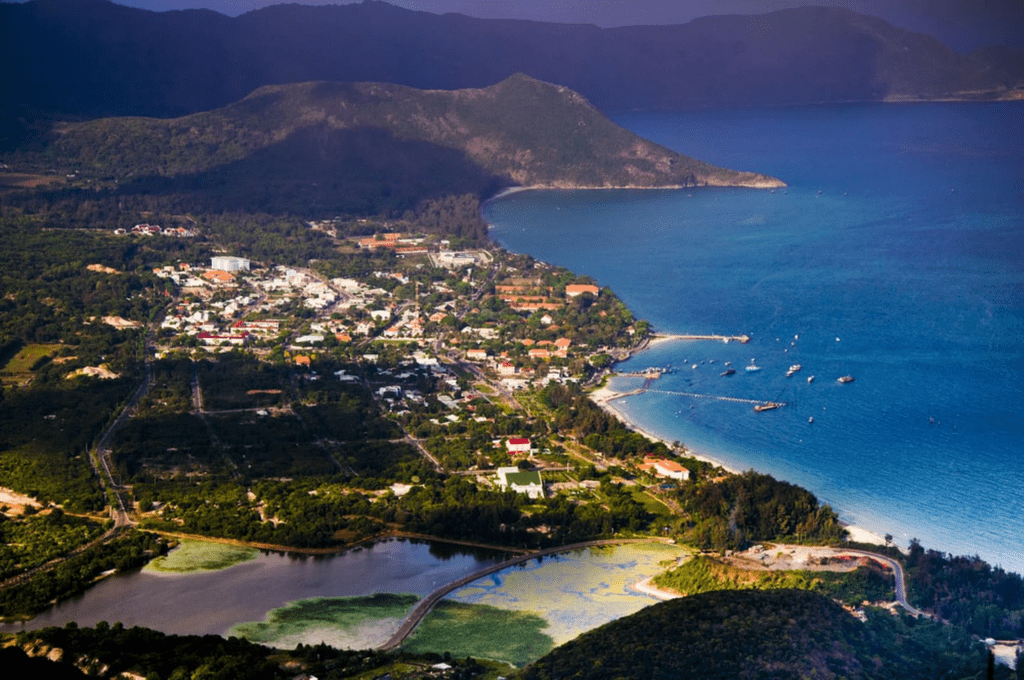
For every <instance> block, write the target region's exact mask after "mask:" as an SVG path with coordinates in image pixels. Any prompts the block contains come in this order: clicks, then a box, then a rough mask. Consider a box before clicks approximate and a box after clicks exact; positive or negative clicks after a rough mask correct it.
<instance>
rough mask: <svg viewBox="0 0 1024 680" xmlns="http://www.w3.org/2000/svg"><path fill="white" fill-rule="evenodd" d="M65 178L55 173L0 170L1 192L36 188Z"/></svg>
mask: <svg viewBox="0 0 1024 680" xmlns="http://www.w3.org/2000/svg"><path fill="white" fill-rule="evenodd" d="M63 181H64V180H63V179H62V178H60V177H57V176H55V175H29V174H27V173H23V172H0V192H3V191H5V190H6V191H15V190H19V189H34V188H36V187H40V186H44V185H47V184H55V183H57V182H63Z"/></svg>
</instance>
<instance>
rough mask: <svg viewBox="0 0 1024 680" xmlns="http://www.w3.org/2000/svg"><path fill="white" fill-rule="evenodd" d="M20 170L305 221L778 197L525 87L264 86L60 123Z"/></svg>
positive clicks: (567, 95) (550, 88)
mask: <svg viewBox="0 0 1024 680" xmlns="http://www.w3.org/2000/svg"><path fill="white" fill-rule="evenodd" d="M19 160H21V161H22V162H24V163H33V164H35V166H36V167H37V168H39V169H45V168H51V167H53V168H59V169H60V170H61V171H62V172H73V173H79V174H81V175H82V176H84V177H91V178H96V179H98V180H100V181H101V182H103V181H105V182H106V184H107V185H108V186H111V185H113V183H114V182H116V183H117V187H118V188H117V191H118V192H119V193H121V194H148V195H168V194H173V195H187V196H189V197H191V200H192V201H193V203H196V204H197V205H198V206H199V207H202V206H205V207H208V208H210V209H215V210H224V209H228V210H260V211H268V212H280V211H293V212H299V213H302V214H309V213H310V212H312V213H325V212H326V213H338V212H347V213H380V212H388V211H391V212H394V211H397V210H405V209H410V208H413V207H414V206H415V205H416V204H418V203H420V202H422V201H424V200H429V199H435V198H439V197H441V196H446V195H453V194H454V195H464V194H474V195H476V196H478V197H485V196H487V195H489V194H492V193H494V192H495V191H497V190H499V189H502V188H506V187H511V186H545V187H559V188H580V187H633V188H640V187H663V186H698V185H712V186H750V187H773V186H781V182H779V181H778V180H775V179H773V178H770V177H766V176H764V175H758V174H754V173H748V172H736V171H732V170H725V169H722V168H717V167H714V166H711V165H708V164H706V163H702V162H700V161H697V160H694V159H692V158H688V157H686V156H682V155H680V154H677V153H675V152H673V151H670V150H669V149H666V148H664V147H661V146H658V145H656V144H654V143H652V142H649V141H647V140H644V139H642V138H640V137H638V136H636V135H635V134H633V133H632V132H629V131H628V130H625V129H624V128H621V127H619V126H618V125H616V124H614V123H613V122H611V121H610V120H608V119H607V118H606V117H605V116H604V115H603V114H601V113H600V112H599V111H598V110H597V109H595V108H594V107H593V106H591V105H590V104H589V103H587V101H586V100H585V99H583V98H582V97H581V96H579V95H578V94H576V93H575V92H572V91H571V90H569V89H567V88H564V87H560V86H555V85H549V84H547V83H542V82H540V81H537V80H533V79H532V78H529V77H526V76H522V75H516V76H513V77H511V78H508V79H506V80H505V81H503V82H500V83H498V84H496V85H493V86H491V87H487V88H483V89H477V90H455V91H447V90H435V91H423V90H414V89H412V88H408V87H404V86H400V85H388V84H380V83H327V82H314V83H298V84H292V85H274V86H267V87H263V88H260V89H259V90H257V91H255V92H253V93H252V94H250V95H249V96H248V97H246V98H244V99H242V100H241V101H239V102H236V103H234V104H231V105H229V106H227V107H224V108H221V109H217V110H214V111H209V112H204V113H198V114H193V115H190V116H185V117H182V118H175V119H157V118H107V119H100V120H94V121H89V122H84V123H68V124H61V125H59V126H57V127H56V128H55V130H54V131H53V132H52V133H51V136H50V138H49V140H48V142H47V144H46V145H45V147H44V148H43V150H42V151H39V152H37V153H34V154H31V155H26V156H23V157H20V159H19Z"/></svg>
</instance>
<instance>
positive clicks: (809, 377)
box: [807, 375, 814, 385]
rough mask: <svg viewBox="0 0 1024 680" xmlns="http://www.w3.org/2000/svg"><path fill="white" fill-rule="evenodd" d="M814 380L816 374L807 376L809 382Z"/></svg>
mask: <svg viewBox="0 0 1024 680" xmlns="http://www.w3.org/2000/svg"><path fill="white" fill-rule="evenodd" d="M812 382H814V376H813V375H809V376H807V384H808V385H810V384H811V383H812Z"/></svg>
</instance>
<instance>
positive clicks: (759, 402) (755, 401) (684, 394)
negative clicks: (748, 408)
mask: <svg viewBox="0 0 1024 680" xmlns="http://www.w3.org/2000/svg"><path fill="white" fill-rule="evenodd" d="M641 392H653V393H654V394H671V395H673V396H679V397H692V398H694V399H714V400H715V401H732V402H735V403H737V404H753V405H754V406H766V405H768V404H778V405H779V406H785V405H786V404H785V403H783V402H777V401H765V400H764V399H741V398H740V397H720V396H718V395H714V394H697V393H696V392H669V391H667V390H650V389H647V390H645V389H639V390H634V391H633V393H635V394H640V393H641Z"/></svg>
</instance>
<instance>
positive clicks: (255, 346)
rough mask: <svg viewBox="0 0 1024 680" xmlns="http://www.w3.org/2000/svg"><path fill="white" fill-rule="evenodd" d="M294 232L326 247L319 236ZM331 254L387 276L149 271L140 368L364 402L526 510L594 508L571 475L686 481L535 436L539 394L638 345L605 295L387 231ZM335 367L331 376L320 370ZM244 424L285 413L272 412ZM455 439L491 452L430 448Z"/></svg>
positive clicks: (229, 269) (585, 284) (515, 264)
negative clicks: (182, 367)
mask: <svg viewBox="0 0 1024 680" xmlns="http://www.w3.org/2000/svg"><path fill="white" fill-rule="evenodd" d="M309 227H310V228H311V229H313V230H319V231H322V232H324V233H326V234H328V235H330V236H331V237H332V238H337V236H336V233H335V231H334V230H333V229H332V227H331V223H330V222H329V221H325V222H311V223H309ZM124 231H125V230H120V231H119V232H117V233H118V235H123V233H122V232H124ZM128 233H129V234H135V235H137V236H138V235H142V236H148V235H150V233H151V232H149V231H146V230H145V229H141V230H140V229H133V230H131V231H130V232H128ZM153 233H155V232H153ZM162 235H164V236H178V235H177V234H166V233H163V234H162ZM338 243H339V246H340V247H341V248H344V249H349V250H351V251H352V252H354V253H365V254H368V255H373V256H375V258H376V259H377V260H378V261H384V262H386V263H387V266H386V267H382V268H380V269H372V270H369V271H368V272H367V273H366V274H365V275H363V276H344V277H340V276H338V277H330V276H328V275H326V274H325V273H323V272H322V271H318V270H317V269H316V268H315V266H311V267H294V266H285V265H279V264H275V263H272V262H254V261H252V260H250V259H248V258H245V257H239V256H234V255H228V254H224V255H215V256H212V257H211V258H210V259H209V261H207V262H176V263H174V264H167V265H164V266H161V267H157V268H154V270H153V274H154V275H155V276H156V277H158V278H160V279H161V280H163V281H165V282H168V283H170V284H172V287H171V288H169V289H168V291H169V295H171V297H172V302H170V303H169V304H168V305H167V306H166V311H165V313H164V314H163V316H162V318H160V319H159V320H158V322H156V323H154V324H153V327H152V329H151V333H150V335H149V342H150V351H151V353H152V358H153V359H154V360H159V359H163V358H166V357H173V356H179V357H180V356H190V357H192V359H193V360H201V359H206V360H212V361H216V357H217V356H218V355H222V354H224V353H232V354H234V355H239V354H241V355H245V356H251V357H254V358H255V359H257V360H259V361H264V362H277V363H278V364H281V365H286V366H290V367H291V369H290V370H292V371H294V372H295V374H296V375H297V376H298V377H299V379H301V380H303V381H306V382H317V381H325V382H328V381H330V382H337V383H341V384H350V385H353V386H359V387H362V388H365V389H367V390H368V391H369V392H370V393H371V394H372V395H373V397H374V399H375V400H376V401H377V402H378V404H379V405H380V407H381V408H382V409H383V410H384V411H385V412H386V413H388V414H390V415H389V418H391V419H392V420H393V421H394V422H395V423H396V424H398V425H399V426H400V427H401V428H402V429H403V433H404V436H406V437H408V438H409V439H410V440H411V441H414V442H415V443H416V446H417V448H418V449H419V450H420V451H421V452H422V454H423V455H424V456H426V457H427V458H428V459H429V460H430V461H431V463H432V464H434V465H435V466H436V467H437V469H438V470H439V471H444V472H449V473H460V474H465V473H471V472H472V473H477V474H475V475H471V478H475V480H476V481H477V482H478V483H479V484H481V485H482V486H485V487H488V488H497V489H511V490H513V491H517V492H519V493H524V494H526V495H527V496H528V497H529V498H533V499H536V498H541V497H544V496H548V495H552V494H566V493H568V494H570V495H571V496H572V497H573V498H574V499H577V500H578V499H580V497H581V492H582V493H583V495H587V494H588V493H589V495H591V496H594V497H596V496H595V494H594V492H595V490H596V489H597V487H598V483H597V482H588V481H586V480H582V481H581V480H578V479H574V477H576V475H575V474H574V471H575V470H576V469H577V468H578V467H581V466H584V465H587V466H591V465H594V466H598V467H599V468H600V469H607V468H608V467H609V466H610V465H611V466H626V467H627V468H629V470H630V474H629V477H630V478H632V477H633V475H634V474H639V475H641V477H642V478H643V479H645V480H647V482H646V484H644V485H642V486H641V487H639V488H641V489H642V488H644V487H650V489H651V490H652V492H651V493H652V496H654V495H656V494H657V492H659V491H661V492H663V491H665V490H668V489H672V488H674V483H678V482H686V481H687V480H689V478H690V471H689V470H688V469H687V468H685V467H683V466H682V465H681V464H680V463H679V462H678V461H677V460H675V458H676V457H677V456H678V454H682V453H683V450H682V448H681V447H680V448H679V449H678V450H676V451H668V450H666V448H665V446H664V445H660V446H659V447H658V448H657V451H658V455H655V454H654V453H650V455H649V456H648V457H647V458H645V459H643V461H642V462H641V463H639V464H635V463H630V462H627V461H626V460H618V459H615V458H610V459H606V458H604V456H602V455H601V454H600V453H599V452H595V451H592V450H590V449H588V448H587V447H586V446H585V445H583V444H582V443H581V442H577V441H573V440H572V439H571V438H566V437H561V436H559V435H558V434H555V436H553V437H552V436H545V434H547V433H545V432H544V431H545V429H546V427H545V426H544V425H543V424H542V423H540V420H541V418H540V416H542V415H543V414H542V413H539V412H538V411H537V406H536V403H537V393H538V391H539V390H541V389H543V388H544V387H546V386H548V385H550V384H559V385H569V384H576V385H578V384H581V383H585V384H590V385H593V384H595V383H596V382H597V381H599V380H601V379H602V378H603V377H604V376H606V375H607V373H608V370H609V368H610V366H611V365H612V363H613V362H614V361H617V360H621V359H624V358H626V357H627V356H629V355H630V353H631V352H632V351H634V350H635V349H637V348H638V347H641V346H643V344H644V343H645V342H646V340H647V339H648V338H647V335H648V332H649V331H648V327H647V324H646V323H644V322H638V321H636V320H635V319H633V317H632V315H631V314H630V312H629V311H628V309H626V307H625V306H624V305H623V304H622V303H621V301H619V300H618V299H617V298H615V296H614V294H612V293H611V291H609V290H607V289H605V290H602V289H601V288H600V287H599V286H597V285H596V284H595V283H593V282H592V281H591V280H589V279H586V278H582V279H581V278H579V277H576V276H575V275H573V274H572V273H570V272H568V271H566V270H561V269H558V268H555V267H552V266H550V265H547V264H544V263H541V262H536V261H533V260H532V259H531V258H528V257H525V256H520V255H510V254H509V253H506V252H504V251H502V250H501V249H498V248H489V249H475V250H452V249H450V243H449V242H448V241H447V240H445V239H437V238H428V237H425V236H422V235H421V236H417V235H412V234H406V233H399V232H384V233H378V234H374V235H373V236H368V237H360V238H351V239H344V238H342V239H338ZM109 322H110V323H116V324H120V325H121V326H122V327H129V326H136V327H137V326H138V322H134V321H131V320H124V319H117V320H111V321H109ZM338 362H342V363H344V368H339V369H336V370H325V369H324V368H323V367H324V366H326V365H327V364H330V365H331V366H335V364H337V363H338ZM195 389H196V390H201V389H202V387H201V386H200V385H198V384H197V385H196V386H195ZM272 392H273V390H269V391H264V393H265V394H266V393H272ZM278 392H280V390H278ZM307 405H308V404H307ZM252 410H253V411H254V412H257V413H259V414H263V415H265V416H269V417H273V415H282V414H288V413H289V407H287V406H286V407H284V408H279V409H273V408H266V407H262V406H261V407H255V406H254V407H253V408H252ZM271 414H273V415H271ZM498 414H502V415H504V416H505V417H506V418H507V417H509V416H512V417H513V418H515V419H517V420H518V421H519V422H520V423H521V424H522V425H521V431H517V432H510V433H503V432H499V431H498V429H496V428H495V427H494V423H495V416H496V415H498ZM468 427H469V428H473V429H475V430H486V431H489V433H490V435H491V436H492V438H491V439H490V440H488V441H486V442H484V443H483V445H482V446H479V447H477V448H475V449H474V450H472V451H465V450H462V451H455V450H453V447H450V446H443V447H441V448H435V447H434V446H433V445H434V444H437V443H438V442H439V438H438V437H437V436H436V434H437V433H439V432H446V431H448V432H452V433H457V432H465V431H466V428H468ZM432 435H433V436H432ZM517 435H521V436H517ZM555 442H557V443H555ZM670 458H671V459H670ZM509 466H511V467H509ZM549 470H550V472H549ZM631 483H635V482H631ZM588 490H589V491H588Z"/></svg>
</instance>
